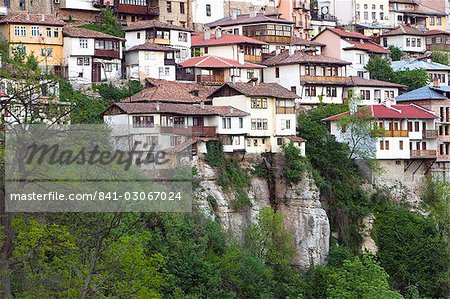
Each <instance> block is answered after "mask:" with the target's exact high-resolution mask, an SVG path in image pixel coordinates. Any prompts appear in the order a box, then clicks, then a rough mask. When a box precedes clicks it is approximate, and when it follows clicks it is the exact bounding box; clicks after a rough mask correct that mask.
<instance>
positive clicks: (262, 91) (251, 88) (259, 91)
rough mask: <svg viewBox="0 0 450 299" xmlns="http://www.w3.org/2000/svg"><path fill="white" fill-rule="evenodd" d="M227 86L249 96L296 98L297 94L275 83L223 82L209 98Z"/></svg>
mask: <svg viewBox="0 0 450 299" xmlns="http://www.w3.org/2000/svg"><path fill="white" fill-rule="evenodd" d="M225 86H228V87H230V88H232V89H234V90H236V91H237V92H239V93H241V94H243V95H245V96H249V97H274V98H282V99H296V98H298V95H297V94H296V93H294V92H292V91H290V90H288V89H286V88H284V87H283V86H281V85H279V84H277V83H259V84H255V85H254V84H252V83H225V84H224V85H222V86H221V87H219V88H218V89H217V90H215V91H214V92H213V93H212V94H211V95H209V98H213V97H214V96H215V94H216V93H217V92H218V91H219V90H220V89H221V88H223V87H225Z"/></svg>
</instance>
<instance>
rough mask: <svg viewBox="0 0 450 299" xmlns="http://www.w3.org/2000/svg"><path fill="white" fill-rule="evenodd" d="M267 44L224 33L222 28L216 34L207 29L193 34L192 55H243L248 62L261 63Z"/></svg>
mask: <svg viewBox="0 0 450 299" xmlns="http://www.w3.org/2000/svg"><path fill="white" fill-rule="evenodd" d="M265 46H267V43H265V42H262V41H259V40H257V39H253V38H250V37H246V36H243V35H233V34H222V31H221V30H220V29H219V30H216V33H215V34H211V32H210V31H209V30H207V31H206V32H205V33H204V34H198V35H193V36H192V56H203V55H214V56H219V57H224V58H228V59H233V60H239V59H240V56H243V58H244V61H246V62H252V63H260V62H261V61H262V57H261V54H262V51H263V47H265Z"/></svg>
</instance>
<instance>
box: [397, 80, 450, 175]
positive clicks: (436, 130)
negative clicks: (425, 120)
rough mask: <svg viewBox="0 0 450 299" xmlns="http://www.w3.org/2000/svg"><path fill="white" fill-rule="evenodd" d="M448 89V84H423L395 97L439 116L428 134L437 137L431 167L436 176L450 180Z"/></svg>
mask: <svg viewBox="0 0 450 299" xmlns="http://www.w3.org/2000/svg"><path fill="white" fill-rule="evenodd" d="M449 97H450V89H449V88H448V86H424V87H421V88H419V89H416V90H412V91H410V92H407V93H404V94H402V95H400V96H398V97H397V98H396V100H397V102H398V103H400V104H415V105H420V106H421V107H424V108H427V109H429V110H431V111H433V112H434V114H436V115H437V116H439V119H438V121H437V122H436V127H430V128H429V131H428V132H426V134H427V135H428V136H434V138H436V139H437V143H438V145H437V148H438V152H437V159H436V162H435V163H434V164H433V167H432V168H431V170H432V172H433V175H435V176H436V177H437V178H439V179H442V180H445V181H449V180H450V99H449Z"/></svg>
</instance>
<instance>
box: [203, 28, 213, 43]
mask: <svg viewBox="0 0 450 299" xmlns="http://www.w3.org/2000/svg"><path fill="white" fill-rule="evenodd" d="M203 38H204V40H205V41H207V40H210V39H211V29H210V28H208V27H206V28H205V34H204V35H203Z"/></svg>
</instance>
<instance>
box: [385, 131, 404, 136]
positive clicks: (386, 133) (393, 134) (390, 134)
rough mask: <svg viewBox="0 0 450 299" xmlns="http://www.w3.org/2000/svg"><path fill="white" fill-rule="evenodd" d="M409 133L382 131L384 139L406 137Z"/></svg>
mask: <svg viewBox="0 0 450 299" xmlns="http://www.w3.org/2000/svg"><path fill="white" fill-rule="evenodd" d="M408 136H409V132H408V131H407V130H386V131H384V137H408Z"/></svg>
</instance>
